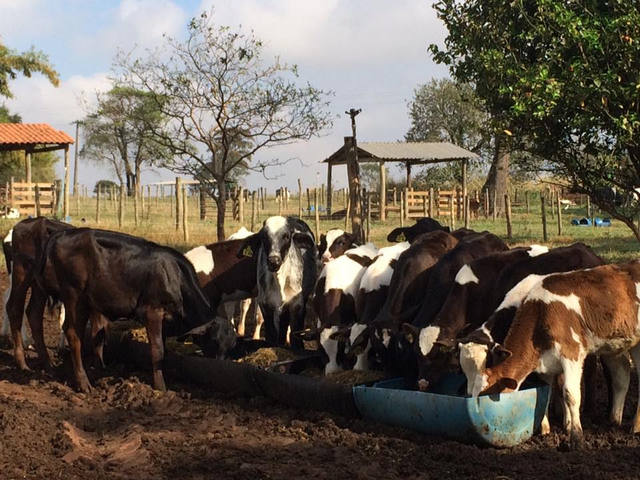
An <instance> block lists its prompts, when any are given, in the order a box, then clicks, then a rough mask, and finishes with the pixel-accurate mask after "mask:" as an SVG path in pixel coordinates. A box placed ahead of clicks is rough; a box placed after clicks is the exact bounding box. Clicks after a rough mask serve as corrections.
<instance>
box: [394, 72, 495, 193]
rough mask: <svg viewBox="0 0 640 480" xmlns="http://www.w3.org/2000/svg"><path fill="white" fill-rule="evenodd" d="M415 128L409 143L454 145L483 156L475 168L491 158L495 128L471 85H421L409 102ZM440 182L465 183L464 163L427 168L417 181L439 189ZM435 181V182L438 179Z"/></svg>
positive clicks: (443, 82)
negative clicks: (449, 143) (445, 143)
mask: <svg viewBox="0 0 640 480" xmlns="http://www.w3.org/2000/svg"><path fill="white" fill-rule="evenodd" d="M409 118H410V119H411V127H410V128H409V131H408V132H407V133H406V135H405V140H406V141H408V142H451V143H453V144H455V145H458V146H460V147H462V148H465V149H467V150H469V151H471V152H473V153H476V154H478V155H480V158H481V159H480V161H478V162H472V163H471V164H470V167H471V168H474V167H479V166H480V165H481V164H482V163H484V160H483V159H485V158H488V156H489V151H490V146H491V137H492V133H493V132H492V129H491V125H490V117H489V114H488V113H487V112H486V110H485V109H484V108H483V106H482V104H481V102H480V101H479V99H478V98H477V97H476V96H475V94H474V92H473V88H471V86H470V85H468V84H460V83H456V82H454V81H452V80H450V79H439V80H437V79H432V80H431V81H429V82H427V83H425V84H423V85H419V86H418V87H417V88H416V89H415V90H414V92H413V99H412V100H411V102H409ZM430 175H433V176H435V177H436V178H437V182H442V181H448V182H450V181H451V180H452V179H455V181H456V182H457V183H459V182H461V181H462V167H461V165H460V162H450V163H447V164H445V165H444V166H433V167H428V168H426V169H424V170H423V171H422V172H420V173H419V174H418V175H417V176H416V178H415V179H416V180H417V181H420V182H422V183H423V184H424V185H428V186H434V187H437V186H438V183H436V182H431V181H430V179H429V176H430ZM434 180H435V179H434Z"/></svg>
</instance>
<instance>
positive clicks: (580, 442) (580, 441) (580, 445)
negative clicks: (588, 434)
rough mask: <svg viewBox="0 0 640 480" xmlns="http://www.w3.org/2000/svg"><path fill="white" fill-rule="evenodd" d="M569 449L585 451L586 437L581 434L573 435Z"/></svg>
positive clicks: (570, 438)
mask: <svg viewBox="0 0 640 480" xmlns="http://www.w3.org/2000/svg"><path fill="white" fill-rule="evenodd" d="M569 448H570V449H571V450H584V448H585V443H584V436H582V435H580V434H571V436H570V437H569Z"/></svg>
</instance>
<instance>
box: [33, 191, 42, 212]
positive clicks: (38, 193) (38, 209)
mask: <svg viewBox="0 0 640 480" xmlns="http://www.w3.org/2000/svg"><path fill="white" fill-rule="evenodd" d="M34 193H35V197H36V198H35V201H36V217H39V216H40V215H42V210H41V208H40V186H39V185H38V184H37V183H36V191H35V192H34Z"/></svg>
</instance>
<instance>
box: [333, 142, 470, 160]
mask: <svg viewBox="0 0 640 480" xmlns="http://www.w3.org/2000/svg"><path fill="white" fill-rule="evenodd" d="M346 154H347V152H346V151H345V146H344V145H343V146H342V147H340V148H339V149H338V150H337V151H336V152H334V153H333V154H332V155H331V156H329V157H328V158H326V159H325V160H323V162H324V163H332V164H333V165H339V164H343V163H346V159H347V157H346ZM477 157H478V155H476V154H475V153H473V152H471V151H469V150H466V149H464V148H462V147H458V146H457V145H454V144H453V143H448V142H359V143H358V162H359V163H360V162H361V163H367V162H386V161H390V162H405V163H406V162H409V163H437V162H453V161H459V160H463V159H465V158H477Z"/></svg>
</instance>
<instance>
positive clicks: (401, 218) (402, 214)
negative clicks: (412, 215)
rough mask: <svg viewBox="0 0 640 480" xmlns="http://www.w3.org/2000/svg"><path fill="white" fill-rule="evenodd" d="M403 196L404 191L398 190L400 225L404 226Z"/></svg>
mask: <svg viewBox="0 0 640 480" xmlns="http://www.w3.org/2000/svg"><path fill="white" fill-rule="evenodd" d="M404 196H405V191H404V190H400V226H401V227H404V215H405V213H404Z"/></svg>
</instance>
